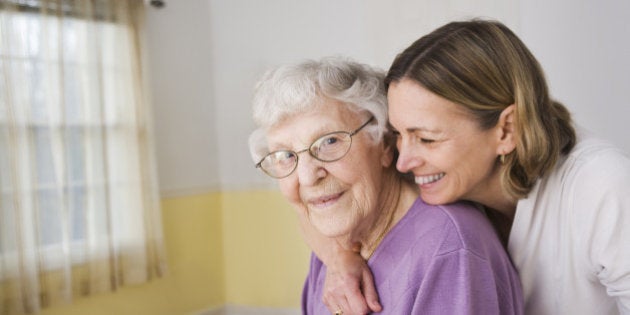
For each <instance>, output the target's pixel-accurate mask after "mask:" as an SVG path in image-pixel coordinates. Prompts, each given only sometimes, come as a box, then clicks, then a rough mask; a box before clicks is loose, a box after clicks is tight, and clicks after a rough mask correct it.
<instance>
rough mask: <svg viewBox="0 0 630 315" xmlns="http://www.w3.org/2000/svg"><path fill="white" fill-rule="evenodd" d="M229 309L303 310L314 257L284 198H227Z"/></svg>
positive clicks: (251, 194) (232, 194)
mask: <svg viewBox="0 0 630 315" xmlns="http://www.w3.org/2000/svg"><path fill="white" fill-rule="evenodd" d="M223 207H224V210H225V211H224V213H223V226H224V227H225V230H224V234H223V235H224V242H225V243H224V246H225V261H226V265H225V267H226V269H225V271H226V272H225V275H226V280H227V281H226V299H227V303H229V304H239V305H251V306H269V307H298V306H299V302H300V297H301V292H302V286H303V284H304V278H305V276H306V273H307V271H308V258H309V251H308V249H307V247H306V246H305V245H304V242H303V239H302V237H301V235H300V233H299V230H298V225H297V221H296V220H297V219H296V216H295V212H294V211H293V209H292V208H291V207H290V206H289V205H288V204H287V202H286V201H285V200H284V199H283V197H282V196H281V195H280V193H279V192H269V191H258V192H228V193H224V194H223Z"/></svg>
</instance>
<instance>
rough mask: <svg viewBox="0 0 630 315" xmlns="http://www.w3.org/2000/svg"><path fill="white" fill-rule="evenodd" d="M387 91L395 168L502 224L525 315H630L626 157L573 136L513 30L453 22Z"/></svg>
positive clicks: (414, 55) (396, 69)
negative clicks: (479, 208)
mask: <svg viewBox="0 0 630 315" xmlns="http://www.w3.org/2000/svg"><path fill="white" fill-rule="evenodd" d="M385 82H386V84H387V86H388V100H389V119H390V123H391V125H392V126H393V127H394V128H395V129H396V130H398V132H399V139H398V148H399V150H400V156H399V158H398V161H397V163H398V165H397V167H398V169H399V170H400V171H401V172H410V173H412V174H413V175H414V177H415V181H416V184H417V186H418V188H419V189H420V195H421V197H422V198H423V199H424V200H425V201H426V202H428V203H430V204H438V205H439V204H450V203H452V202H456V201H461V200H467V201H472V202H476V203H478V204H481V205H483V206H485V207H486V208H487V209H492V210H493V212H494V213H495V214H496V215H495V217H497V218H502V220H497V225H498V226H499V227H501V230H502V231H504V235H505V238H506V239H507V236H508V235H509V243H508V250H509V252H510V254H511V256H512V259H513V261H514V264H515V265H516V267H517V268H518V271H519V274H520V276H521V280H522V283H523V292H524V297H525V311H526V313H527V314H536V315H544V314H611V315H612V314H630V229H629V228H628V227H629V226H630V194H629V193H630V159H629V158H628V157H627V156H626V155H625V154H623V153H622V152H621V151H620V150H619V149H617V148H615V147H614V146H612V145H611V144H610V143H607V142H606V141H602V140H599V139H596V138H595V137H594V136H592V135H589V134H588V133H586V132H585V131H584V130H580V129H576V128H575V127H574V125H573V123H572V121H571V115H570V114H569V112H568V110H567V109H566V108H565V107H564V106H563V105H562V104H560V103H559V102H557V101H554V100H553V99H552V98H551V96H550V94H549V91H548V88H547V83H546V81H545V77H544V74H543V71H542V69H541V67H540V65H539V64H538V61H536V59H535V58H534V56H533V55H532V54H531V52H530V51H529V50H528V48H527V47H526V46H525V44H524V43H523V42H522V41H521V40H520V39H519V38H518V37H517V36H516V35H515V34H514V33H513V32H512V31H511V30H510V29H508V28H507V27H506V26H505V25H503V24H501V23H499V22H496V21H484V20H472V21H463V22H452V23H448V24H446V25H444V26H442V27H440V28H438V29H436V30H435V31H433V32H432V33H430V34H428V35H426V36H423V37H421V38H420V39H418V40H417V41H416V42H414V43H413V44H411V46H409V47H408V48H407V49H405V50H404V51H403V52H402V53H401V54H399V55H398V57H397V58H396V59H395V60H394V62H393V64H392V66H391V68H390V70H389V73H388V75H387V78H386V80H385ZM316 247H317V246H316ZM319 248H321V246H320V247H319ZM316 249H317V248H316ZM316 251H317V250H316ZM321 252H323V254H320V255H321V256H322V257H326V256H327V255H328V257H330V256H333V257H334V256H338V255H339V254H338V253H334V255H331V254H326V253H325V251H321ZM324 261H325V262H327V263H328V262H329V261H330V262H331V266H329V267H330V268H333V269H335V270H342V269H344V268H345V269H352V267H337V266H334V264H335V261H336V260H335V259H324ZM355 267H356V268H359V269H361V268H365V265H362V264H358V265H356V266H355ZM356 273H357V272H356V271H355V272H353V273H351V274H356ZM337 274H340V273H339V272H338V273H337ZM333 276H334V275H333ZM347 279H348V278H347ZM329 282H330V283H335V282H334V281H329ZM350 282H352V281H350ZM358 282H359V281H357V280H356V279H355V280H354V283H355V286H358V285H356V283H358ZM363 285H365V286H369V282H367V281H366V282H364V283H363ZM377 285H378V284H377ZM346 286H350V287H351V286H352V285H351V284H350V285H348V284H346ZM331 291H333V292H337V293H339V292H341V291H335V289H334V288H333V289H332V290H331ZM364 292H370V291H369V290H367V291H364ZM333 295H335V294H333ZM366 295H367V294H366ZM381 295H382V293H381ZM356 298H357V296H356V291H345V293H342V294H341V297H339V296H334V297H332V298H331V300H332V301H335V300H343V301H347V300H352V301H354V300H355V299H356ZM368 299H370V298H368ZM358 300H359V301H358V302H356V301H354V302H351V304H352V305H359V312H362V311H363V309H361V308H360V307H361V305H362V304H364V303H361V298H360V297H359V298H358ZM368 304H373V302H371V303H368ZM363 306H364V307H365V305H363ZM332 307H334V306H332Z"/></svg>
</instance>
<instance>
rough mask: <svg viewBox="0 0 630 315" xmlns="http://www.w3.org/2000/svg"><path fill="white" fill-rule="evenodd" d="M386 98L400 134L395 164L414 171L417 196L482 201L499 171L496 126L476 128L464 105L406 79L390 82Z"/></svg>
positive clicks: (430, 199) (431, 199)
mask: <svg viewBox="0 0 630 315" xmlns="http://www.w3.org/2000/svg"><path fill="white" fill-rule="evenodd" d="M387 99H388V102H389V119H390V124H391V125H392V126H393V127H394V129H395V130H396V131H397V132H398V133H399V135H398V140H397V145H398V149H399V151H400V156H399V158H398V162H397V164H396V167H397V168H398V170H399V171H401V172H412V173H413V174H414V177H415V181H416V184H417V185H418V186H419V187H420V194H421V196H422V199H423V200H425V201H426V202H427V203H430V204H445V203H450V202H454V201H457V200H472V201H478V202H481V200H483V197H482V196H484V193H486V194H487V192H488V191H490V190H489V189H488V188H489V185H491V183H492V182H494V179H496V176H498V175H497V174H498V173H497V162H496V161H497V146H498V141H497V132H496V130H494V129H490V130H481V129H480V128H479V126H478V124H477V123H476V121H475V120H473V117H472V116H471V114H470V113H468V112H467V111H465V108H464V107H463V106H461V105H458V104H456V103H453V102H451V101H449V100H447V99H445V98H442V97H440V96H438V95H436V94H434V93H432V92H430V91H428V90H427V89H425V88H424V87H422V86H421V85H419V84H417V83H415V82H414V81H411V80H409V79H403V80H401V81H399V82H396V83H392V84H391V85H390V87H389V91H388V94H387ZM492 191H495V190H492Z"/></svg>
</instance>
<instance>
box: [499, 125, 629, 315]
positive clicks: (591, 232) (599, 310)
mask: <svg viewBox="0 0 630 315" xmlns="http://www.w3.org/2000/svg"><path fill="white" fill-rule="evenodd" d="M508 250H509V252H510V255H511V257H512V259H513V262H514V264H515V266H516V268H517V270H518V271H519V275H520V277H521V282H522V285H523V294H524V298H525V312H526V314H536V315H545V314H553V315H557V314H572V315H573V314H630V158H628V156H626V155H624V153H623V152H621V151H620V150H619V149H616V148H615V147H613V146H612V145H610V144H609V143H607V142H604V141H600V140H597V139H594V138H593V137H590V136H587V135H585V134H584V132H579V134H578V143H577V145H576V147H575V148H574V149H573V150H572V151H571V152H570V154H568V156H566V157H564V158H563V159H562V160H560V161H559V163H558V165H557V166H556V167H555V169H554V170H553V172H552V173H550V174H549V175H548V176H546V177H545V178H543V179H541V180H539V181H538V183H537V184H536V186H535V187H534V189H533V190H532V191H531V192H530V194H529V195H528V197H527V198H526V199H522V200H520V201H519V202H518V205H517V208H516V216H515V218H514V223H513V226H512V230H511V233H510V239H509V244H508Z"/></svg>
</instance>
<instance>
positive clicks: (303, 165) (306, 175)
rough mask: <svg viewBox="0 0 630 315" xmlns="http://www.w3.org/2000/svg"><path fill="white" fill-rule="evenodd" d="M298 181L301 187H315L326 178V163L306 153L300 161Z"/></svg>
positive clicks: (297, 171)
mask: <svg viewBox="0 0 630 315" xmlns="http://www.w3.org/2000/svg"><path fill="white" fill-rule="evenodd" d="M295 171H296V173H297V174H298V180H299V182H300V185H305V186H308V185H314V184H316V183H317V182H318V181H319V180H320V179H321V178H324V177H326V174H327V171H326V169H325V168H324V162H322V161H319V160H317V159H315V158H314V157H312V156H311V155H309V154H308V152H305V153H304V154H302V155H301V156H300V158H299V160H298V165H297V169H296V170H295Z"/></svg>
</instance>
